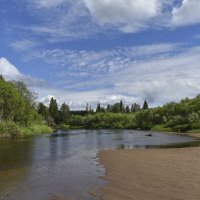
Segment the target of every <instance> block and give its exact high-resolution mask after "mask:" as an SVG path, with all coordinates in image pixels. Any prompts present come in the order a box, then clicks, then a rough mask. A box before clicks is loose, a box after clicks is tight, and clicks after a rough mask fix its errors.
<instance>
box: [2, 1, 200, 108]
mask: <svg viewBox="0 0 200 200" xmlns="http://www.w3.org/2000/svg"><path fill="white" fill-rule="evenodd" d="M0 27H1V28H0V36H1V37H0V74H3V76H4V77H5V78H6V79H7V80H22V81H24V82H25V83H26V84H27V85H28V87H29V88H30V89H31V90H33V91H35V92H37V94H38V100H39V101H42V102H44V103H48V102H49V101H50V99H51V97H52V96H53V97H55V98H56V99H57V100H58V102H60V103H62V102H64V101H65V102H66V103H67V104H69V106H70V107H71V109H83V108H85V106H86V104H87V103H89V104H90V105H92V106H93V107H96V104H97V103H98V102H101V103H102V104H103V105H106V104H108V103H109V104H112V103H115V102H118V101H120V100H121V99H122V100H123V101H124V103H125V104H132V103H134V102H137V103H141V104H142V103H143V101H144V100H145V99H147V101H148V102H149V104H150V105H151V106H157V105H162V104H164V103H166V102H169V101H178V100H180V99H181V98H184V97H186V96H187V97H194V96H196V95H197V94H199V93H200V79H199V74H200V62H199V55H200V1H199V0H148V1H147V0H95V1H94V0H20V1H19V0H0Z"/></svg>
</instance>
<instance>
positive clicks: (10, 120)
mask: <svg viewBox="0 0 200 200" xmlns="http://www.w3.org/2000/svg"><path fill="white" fill-rule="evenodd" d="M35 100H36V95H35V94H34V93H32V92H30V91H29V90H28V89H27V87H26V85H25V84H24V83H23V82H21V81H13V82H9V81H6V80H5V79H4V78H3V76H0V137H10V136H17V135H23V134H26V133H30V134H32V133H33V132H37V133H44V132H45V133H46V132H51V131H52V130H51V129H49V128H48V127H47V126H46V125H45V124H44V123H42V121H43V119H42V117H41V115H39V114H38V112H37V110H36V102H35ZM36 127H37V131H36V129H35V128H36Z"/></svg>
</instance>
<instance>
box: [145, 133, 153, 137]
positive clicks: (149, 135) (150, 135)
mask: <svg viewBox="0 0 200 200" xmlns="http://www.w3.org/2000/svg"><path fill="white" fill-rule="evenodd" d="M145 136H148V137H152V136H153V135H152V134H151V133H149V134H147V135H145Z"/></svg>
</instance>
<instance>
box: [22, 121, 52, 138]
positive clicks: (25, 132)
mask: <svg viewBox="0 0 200 200" xmlns="http://www.w3.org/2000/svg"><path fill="white" fill-rule="evenodd" d="M52 132H53V129H52V128H50V127H48V126H47V125H45V124H32V125H30V126H29V127H22V128H21V135H22V136H29V135H37V134H48V133H52Z"/></svg>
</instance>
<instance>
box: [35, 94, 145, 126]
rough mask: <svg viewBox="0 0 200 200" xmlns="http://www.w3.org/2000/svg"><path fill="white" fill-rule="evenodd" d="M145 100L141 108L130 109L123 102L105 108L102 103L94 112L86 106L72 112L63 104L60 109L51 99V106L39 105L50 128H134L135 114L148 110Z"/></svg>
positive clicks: (137, 105) (40, 112)
mask: <svg viewBox="0 0 200 200" xmlns="http://www.w3.org/2000/svg"><path fill="white" fill-rule="evenodd" d="M147 109H148V103H147V101H146V100H145V101H144V104H143V106H142V108H141V106H140V105H139V104H137V103H134V104H133V105H131V106H130V107H129V106H128V105H124V104H123V102H122V100H121V101H120V102H119V103H115V104H113V105H110V104H108V105H107V106H106V107H105V108H104V107H103V106H101V104H100V103H98V104H97V107H96V110H95V111H94V110H93V109H92V108H91V106H89V105H88V104H87V105H86V108H85V110H79V111H70V108H69V106H68V105H67V104H66V103H63V104H62V105H61V107H60V108H59V106H58V104H57V101H56V99H54V98H53V97H52V98H51V101H50V104H49V106H46V105H44V104H43V103H39V105H38V113H39V114H40V115H42V116H43V118H44V119H45V120H46V122H47V123H48V125H49V126H54V127H58V128H59V127H61V128H65V129H67V128H134V127H135V126H133V125H134V124H133V121H134V118H135V113H137V112H139V111H140V110H147Z"/></svg>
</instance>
